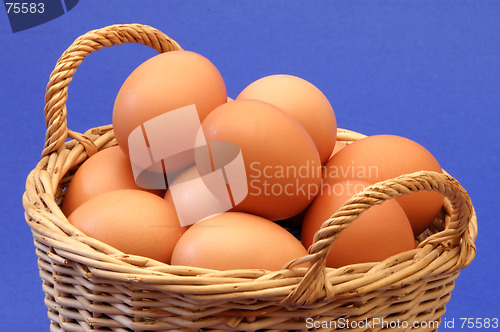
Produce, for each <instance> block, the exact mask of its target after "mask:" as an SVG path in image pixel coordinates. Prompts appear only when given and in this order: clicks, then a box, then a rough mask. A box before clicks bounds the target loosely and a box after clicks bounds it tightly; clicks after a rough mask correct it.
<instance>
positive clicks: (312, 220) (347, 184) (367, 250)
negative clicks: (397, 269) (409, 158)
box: [301, 180, 415, 268]
mask: <svg viewBox="0 0 500 332" xmlns="http://www.w3.org/2000/svg"><path fill="white" fill-rule="evenodd" d="M367 186H369V183H367V182H363V181H358V180H346V181H341V182H338V183H336V184H335V186H334V187H330V188H326V187H325V190H324V191H323V192H322V194H320V195H318V196H317V197H316V199H315V200H314V202H313V203H312V204H311V206H310V207H309V209H308V210H307V213H306V215H305V217H304V222H303V226H302V239H301V240H302V243H303V244H304V246H305V247H306V248H308V247H309V246H310V245H311V244H312V243H313V237H314V234H315V233H316V232H317V231H318V230H319V229H320V228H321V225H322V224H323V223H324V222H325V221H327V220H328V219H329V218H330V217H331V216H332V215H333V214H334V213H335V212H336V211H337V210H338V209H339V208H340V207H341V206H342V204H344V202H346V201H347V200H348V199H350V198H351V197H352V196H354V195H355V194H356V193H357V192H359V191H361V190H363V189H364V188H366V187H367ZM414 248H415V240H414V238H413V231H412V228H411V226H410V222H409V221H408V218H407V217H406V214H405V213H404V211H403V209H402V208H401V207H400V206H399V204H398V203H397V202H396V201H395V200H388V201H385V202H384V203H383V204H382V205H374V206H372V207H370V208H369V209H368V210H367V211H365V212H363V214H361V215H360V216H359V217H358V218H357V219H356V220H355V221H354V222H353V223H352V224H351V225H350V226H349V227H347V228H346V229H344V230H343V231H342V232H341V233H340V235H339V237H338V238H337V239H336V240H335V242H334V243H333V246H332V249H331V251H330V253H329V254H328V257H327V266H328V267H332V268H338V267H341V266H345V265H349V264H356V263H366V262H379V261H382V260H384V259H386V258H388V257H390V256H392V255H395V254H397V253H400V252H404V251H407V250H411V249H414Z"/></svg>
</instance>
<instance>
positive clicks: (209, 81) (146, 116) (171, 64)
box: [113, 51, 227, 154]
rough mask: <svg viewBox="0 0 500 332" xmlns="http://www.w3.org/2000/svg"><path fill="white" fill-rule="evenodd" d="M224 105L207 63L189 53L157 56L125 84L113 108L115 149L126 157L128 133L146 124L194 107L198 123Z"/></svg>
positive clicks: (221, 82)
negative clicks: (148, 121) (178, 110)
mask: <svg viewBox="0 0 500 332" xmlns="http://www.w3.org/2000/svg"><path fill="white" fill-rule="evenodd" d="M226 101H227V93H226V86H225V84H224V80H223V79H222V76H221V74H220V73H219V71H218V70H217V68H216V67H215V66H214V64H213V63H212V62H210V60H208V59H207V58H205V57H204V56H202V55H200V54H197V53H195V52H190V51H170V52H165V53H161V54H159V55H156V56H154V57H152V58H151V59H149V60H147V61H145V62H144V63H142V64H141V65H140V66H139V67H137V68H136V69H135V70H134V71H133V72H132V73H131V74H130V75H129V76H128V78H127V79H126V80H125V82H124V83H123V85H122V86H121V88H120V91H119V92H118V95H117V96H116V100H115V104H114V107H113V128H114V131H115V135H116V140H117V142H118V145H119V146H120V147H121V148H122V150H123V151H124V153H126V154H128V137H129V135H130V133H131V132H132V131H133V130H134V129H136V128H137V127H138V126H140V125H142V124H143V123H144V122H146V121H147V120H150V119H152V118H155V117H157V116H159V115H162V114H164V113H166V112H169V111H172V110H175V109H178V108H181V107H184V106H189V105H193V104H194V105H195V106H196V109H197V112H198V116H199V118H200V120H201V121H203V119H204V118H205V117H206V116H207V115H208V114H209V113H210V112H211V111H212V110H213V109H215V108H216V107H217V106H219V105H221V104H224V103H225V102H226Z"/></svg>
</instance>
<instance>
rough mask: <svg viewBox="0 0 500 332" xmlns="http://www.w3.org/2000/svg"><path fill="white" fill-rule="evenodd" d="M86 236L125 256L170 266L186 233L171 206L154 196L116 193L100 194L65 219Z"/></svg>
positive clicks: (124, 192)
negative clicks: (142, 257) (153, 260)
mask: <svg viewBox="0 0 500 332" xmlns="http://www.w3.org/2000/svg"><path fill="white" fill-rule="evenodd" d="M68 220H69V222H70V223H71V224H73V225H74V226H75V227H76V228H78V229H79V230H81V231H82V232H83V233H85V234H86V235H87V236H90V237H93V238H95V239H97V240H99V241H101V242H104V243H106V244H108V245H111V246H113V247H114V248H116V249H118V250H120V251H122V252H124V253H125V254H132V255H139V256H144V257H148V258H152V259H155V260H158V261H161V262H164V263H170V259H171V257H172V251H173V249H174V246H175V244H176V243H177V241H178V240H179V238H180V237H181V235H182V234H183V233H184V232H185V230H186V228H183V227H180V225H179V221H178V219H177V215H176V213H175V209H174V206H173V205H172V204H171V203H168V202H167V201H165V200H164V199H162V198H161V197H158V196H156V195H154V194H151V193H148V192H145V191H140V190H133V189H125V190H116V191H110V192H107V193H103V194H100V195H98V196H95V197H93V198H91V199H90V200H88V201H87V202H85V203H83V204H82V205H81V206H79V207H78V208H77V209H76V210H75V211H73V213H72V214H71V215H70V216H69V217H68Z"/></svg>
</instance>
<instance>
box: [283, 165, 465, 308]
mask: <svg viewBox="0 0 500 332" xmlns="http://www.w3.org/2000/svg"><path fill="white" fill-rule="evenodd" d="M420 190H427V191H437V192H440V193H442V194H444V196H446V197H447V198H448V199H449V201H450V204H451V208H452V213H451V218H450V222H448V223H446V226H445V229H444V230H443V231H442V232H438V233H436V234H434V235H432V236H430V237H428V238H426V239H425V240H424V241H422V242H421V243H420V244H419V248H422V247H424V246H426V245H428V244H432V245H443V246H444V247H445V248H451V247H452V246H454V245H456V244H457V243H458V242H459V241H460V237H461V236H462V235H463V233H464V232H465V231H466V230H467V229H468V226H469V221H470V220H471V218H472V214H473V208H472V203H471V200H470V197H469V195H468V194H467V192H466V191H465V189H464V188H463V187H462V186H461V185H460V184H459V183H458V181H457V180H456V179H454V178H453V177H451V176H449V175H447V174H442V173H437V172H428V171H421V172H416V173H412V174H408V175H402V176H400V177H397V178H395V179H391V180H387V181H383V182H379V183H377V184H374V185H372V186H369V187H367V188H366V189H365V190H363V191H362V192H360V193H358V194H356V195H355V196H353V197H352V198H351V199H349V200H348V201H347V202H345V203H344V205H343V206H342V207H341V208H340V209H339V210H338V211H337V212H335V213H334V214H333V215H332V216H331V217H330V219H328V220H327V221H325V223H323V225H322V226H321V229H320V230H319V231H318V232H317V233H316V234H315V236H314V243H313V244H312V245H311V247H310V248H309V254H308V255H306V256H304V257H301V258H299V259H297V260H295V261H293V262H291V263H290V264H289V265H288V266H287V267H293V266H297V265H300V264H303V263H305V262H311V265H310V267H309V270H308V271H307V273H306V275H305V276H304V278H303V279H302V280H301V282H300V283H299V285H298V286H297V287H296V288H295V289H294V290H293V291H292V292H291V293H290V294H289V295H288V297H287V298H286V299H285V300H284V302H285V303H287V304H288V305H290V306H296V305H300V304H307V303H311V302H314V301H315V300H317V296H319V295H318V294H320V293H322V291H323V290H325V291H326V294H330V295H331V296H332V292H331V291H330V290H329V289H328V287H331V285H330V286H328V282H327V279H326V278H327V276H326V257H327V255H328V253H329V252H330V249H331V248H332V245H333V243H334V241H335V239H336V238H338V236H339V235H340V232H341V231H342V230H344V229H345V228H347V227H349V225H350V224H351V223H352V222H353V221H354V220H356V219H357V218H358V217H359V216H360V215H361V214H362V213H363V212H364V211H366V210H368V209H369V208H370V207H371V206H373V205H379V204H382V203H383V202H384V201H386V200H388V199H391V198H396V197H401V196H403V195H406V194H410V193H412V192H417V191H420ZM463 241H468V239H464V240H463ZM469 245H470V246H469ZM463 246H464V247H465V248H471V247H473V245H472V244H466V243H464V244H463ZM462 264H466V263H465V262H462ZM323 294H324V292H323Z"/></svg>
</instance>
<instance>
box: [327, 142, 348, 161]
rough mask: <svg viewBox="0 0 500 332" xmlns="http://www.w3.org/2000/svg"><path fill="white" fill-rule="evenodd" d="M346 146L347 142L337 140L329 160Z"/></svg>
mask: <svg viewBox="0 0 500 332" xmlns="http://www.w3.org/2000/svg"><path fill="white" fill-rule="evenodd" d="M346 146H347V144H345V143H344V142H339V141H337V142H336V143H335V147H334V148H333V151H332V155H331V156H330V158H329V159H328V160H330V159H332V157H333V156H334V155H335V154H336V153H337V152H339V151H340V150H342V149H343V148H345V147H346Z"/></svg>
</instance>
